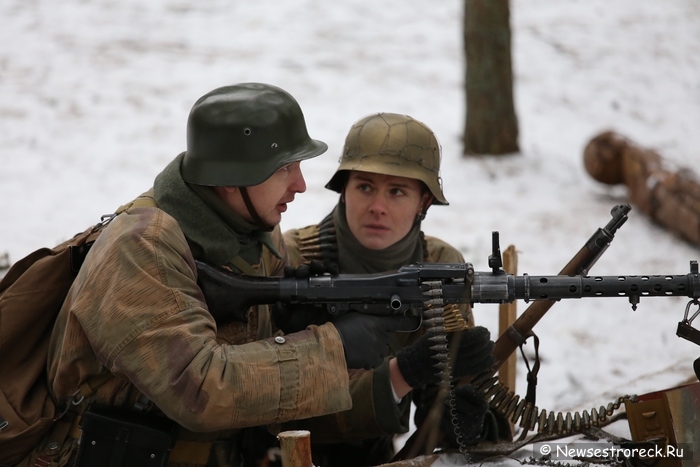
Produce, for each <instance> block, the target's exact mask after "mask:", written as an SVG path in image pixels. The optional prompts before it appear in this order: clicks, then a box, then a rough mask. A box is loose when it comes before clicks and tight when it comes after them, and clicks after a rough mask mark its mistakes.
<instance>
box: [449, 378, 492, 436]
mask: <svg viewBox="0 0 700 467" xmlns="http://www.w3.org/2000/svg"><path fill="white" fill-rule="evenodd" d="M488 412H489V405H488V403H486V401H485V400H484V398H483V397H482V396H481V395H480V394H479V393H478V392H477V390H476V388H475V387H474V386H472V385H471V384H464V385H462V386H458V387H456V388H455V389H454V398H450V397H448V398H447V399H446V400H445V410H444V411H443V412H442V419H441V420H440V430H441V431H442V432H443V433H444V435H445V441H446V442H447V444H448V445H449V446H451V447H459V446H460V444H466V445H469V444H473V443H475V442H477V441H479V440H480V439H481V438H483V437H484V424H485V421H486V418H487V416H488V415H489V413H488ZM455 428H456V430H455ZM458 436H459V437H460V438H461V439H460V440H459V441H461V443H460V442H458V440H457V437H458Z"/></svg>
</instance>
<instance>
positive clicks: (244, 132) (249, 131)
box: [243, 128, 252, 136]
mask: <svg viewBox="0 0 700 467" xmlns="http://www.w3.org/2000/svg"><path fill="white" fill-rule="evenodd" d="M251 133H252V131H251V129H250V128H244V129H243V134H244V135H246V136H250V134H251Z"/></svg>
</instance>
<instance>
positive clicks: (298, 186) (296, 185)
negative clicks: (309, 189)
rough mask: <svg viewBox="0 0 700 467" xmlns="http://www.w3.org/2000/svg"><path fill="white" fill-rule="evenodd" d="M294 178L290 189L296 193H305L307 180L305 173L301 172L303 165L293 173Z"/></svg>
mask: <svg viewBox="0 0 700 467" xmlns="http://www.w3.org/2000/svg"><path fill="white" fill-rule="evenodd" d="M293 176H294V179H293V180H292V183H291V185H290V186H289V189H290V190H291V191H294V192H295V193H303V192H305V191H306V180H304V174H303V173H301V167H299V169H298V170H295V171H294V173H293Z"/></svg>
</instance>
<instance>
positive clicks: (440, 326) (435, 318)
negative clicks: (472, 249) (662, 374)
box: [423, 281, 637, 457]
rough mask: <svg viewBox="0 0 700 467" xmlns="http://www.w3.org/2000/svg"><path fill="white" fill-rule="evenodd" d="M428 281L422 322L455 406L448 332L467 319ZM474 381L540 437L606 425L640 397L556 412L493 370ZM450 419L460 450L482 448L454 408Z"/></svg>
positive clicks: (495, 406) (498, 408) (499, 408)
mask: <svg viewBox="0 0 700 467" xmlns="http://www.w3.org/2000/svg"><path fill="white" fill-rule="evenodd" d="M426 285H428V286H429V291H428V292H426V294H427V295H430V297H431V298H430V299H429V300H426V301H425V302H424V304H423V308H424V311H423V315H424V317H425V318H426V319H424V321H423V323H424V325H425V326H426V332H428V333H430V334H432V336H431V337H430V340H431V341H433V342H434V343H435V345H434V346H433V347H432V349H433V350H435V355H434V357H433V358H434V359H435V360H436V364H435V365H434V366H435V368H436V374H437V375H438V376H441V382H440V389H441V391H443V395H442V397H445V394H444V392H447V403H448V405H449V406H450V407H452V408H453V407H454V403H455V391H454V387H452V385H451V383H450V381H451V380H452V377H451V369H450V361H449V360H450V359H449V343H448V342H449V341H448V339H447V333H448V332H454V331H458V330H464V329H465V328H466V322H464V320H463V319H462V320H461V322H460V320H459V319H460V318H461V315H460V313H459V310H458V309H457V308H456V307H455V310H456V316H454V315H453V314H452V313H451V312H450V307H449V305H448V306H445V305H444V302H443V300H442V293H441V291H442V285H441V283H440V282H439V281H435V282H428V283H426ZM458 317H459V318H458ZM471 384H472V385H473V386H474V387H475V388H476V390H477V391H478V393H479V394H481V396H482V397H483V398H484V400H485V401H486V402H487V403H488V404H489V407H490V408H491V409H492V410H493V411H495V412H497V413H499V414H501V415H502V416H503V417H504V418H506V419H508V420H510V421H511V422H513V423H514V424H519V426H520V427H521V428H523V430H524V432H523V433H524V434H525V433H527V431H532V430H535V428H537V437H538V438H542V439H545V438H546V439H556V438H561V437H565V436H570V435H572V434H576V433H581V432H583V431H585V430H588V429H589V428H591V427H602V426H605V425H607V424H609V423H611V422H612V421H613V420H614V419H613V418H612V417H613V414H614V413H615V411H616V410H618V409H619V408H620V406H621V405H622V404H624V402H625V401H631V402H635V401H636V399H637V396H627V395H626V396H621V397H618V398H617V399H616V400H615V401H613V402H610V403H608V405H607V406H600V408H598V409H596V408H592V409H591V410H590V413H589V411H587V410H584V411H583V412H574V413H573V414H572V413H571V412H567V413H566V415H563V414H562V413H561V412H558V413H557V415H556V416H555V415H554V412H553V411H550V412H548V411H547V410H545V409H542V410H539V408H538V407H537V406H535V405H533V404H532V403H531V402H529V401H526V400H524V399H522V400H521V399H520V396H518V395H515V393H514V392H513V391H511V390H510V389H509V388H508V386H506V385H505V384H503V383H501V382H500V381H499V380H498V377H497V376H494V375H493V372H491V371H487V372H485V373H483V374H482V375H479V376H477V377H476V378H475V379H474V380H473V381H472V382H471ZM451 422H452V426H453V429H454V432H455V436H456V439H457V443H458V445H459V451H460V452H461V453H462V454H463V455H464V456H465V457H467V456H468V453H469V452H475V451H479V450H481V449H480V448H479V447H472V446H467V445H465V444H464V440H463V439H462V437H461V435H460V432H459V429H458V423H457V412H456V411H455V410H451ZM533 438H534V437H533ZM533 441H534V439H530V440H527V441H524V442H521V443H503V444H504V446H501V447H502V448H507V449H506V450H508V451H509V452H512V451H515V450H517V449H519V448H520V447H522V446H523V445H525V444H528V443H529V442H533ZM505 445H507V446H505Z"/></svg>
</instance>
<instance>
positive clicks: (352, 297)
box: [198, 261, 700, 315]
mask: <svg viewBox="0 0 700 467" xmlns="http://www.w3.org/2000/svg"><path fill="white" fill-rule="evenodd" d="M198 267H200V268H202V269H205V270H207V273H209V274H210V275H211V276H214V277H216V278H218V279H219V280H221V281H222V282H223V283H224V284H226V285H227V286H230V287H232V289H233V290H235V291H236V293H235V294H231V300H232V303H231V307H232V308H237V307H249V306H252V305H258V304H270V303H275V302H278V301H281V302H286V303H292V304H306V305H316V306H322V307H325V308H326V310H327V311H328V312H329V313H331V314H333V315H335V314H339V313H343V312H346V311H349V310H353V311H358V312H361V313H370V314H375V315H396V314H405V313H408V312H409V311H411V310H418V311H421V310H422V309H423V304H424V303H425V302H428V301H430V300H435V299H437V300H441V301H442V302H441V303H444V304H449V303H471V304H475V303H508V302H512V301H514V300H525V301H526V302H528V301H534V300H562V299H572V298H593V297H628V298H629V302H630V303H631V304H632V308H633V309H636V306H637V304H638V303H639V300H640V298H641V297H644V296H650V297H652V296H658V297H660V296H664V297H665V296H685V297H690V298H692V299H698V298H700V274H699V273H698V262H697V261H691V262H690V273H688V274H685V275H633V276H581V275H571V276H562V275H558V276H530V275H528V274H524V275H522V276H516V275H512V274H506V273H505V272H504V271H503V270H496V272H493V271H491V272H477V271H474V268H473V266H472V265H471V263H463V264H442V263H425V264H423V263H420V264H411V265H407V266H403V267H401V268H400V269H399V270H397V271H393V272H387V273H377V274H340V275H337V276H330V275H323V276H313V277H309V278H303V279H299V278H294V277H256V276H241V275H237V274H231V273H227V272H224V271H221V270H219V269H214V268H212V267H211V266H208V265H206V264H203V263H200V264H199V265H198ZM237 309H240V308H237Z"/></svg>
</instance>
